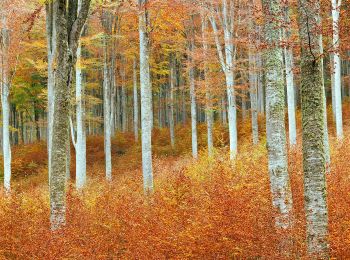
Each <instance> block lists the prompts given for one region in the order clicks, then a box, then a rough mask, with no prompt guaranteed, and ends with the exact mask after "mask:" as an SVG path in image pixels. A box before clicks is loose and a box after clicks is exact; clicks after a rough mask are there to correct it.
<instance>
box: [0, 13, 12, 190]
mask: <svg viewBox="0 0 350 260" xmlns="http://www.w3.org/2000/svg"><path fill="white" fill-rule="evenodd" d="M1 18H2V28H1V40H2V42H1V54H2V55H1V59H2V71H1V72H2V75H1V76H2V84H1V108H2V150H3V159H4V188H5V191H6V192H8V193H9V192H10V190H11V144H10V102H9V95H10V82H9V65H8V59H9V57H8V55H9V45H10V30H9V29H8V27H7V17H6V14H3V15H2V17H1Z"/></svg>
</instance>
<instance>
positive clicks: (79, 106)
mask: <svg viewBox="0 0 350 260" xmlns="http://www.w3.org/2000/svg"><path fill="white" fill-rule="evenodd" d="M79 2H80V1H79ZM82 76H83V75H82V68H81V45H80V43H79V46H78V49H77V66H76V86H75V87H76V90H75V91H76V121H77V141H76V145H75V156H76V187H77V189H81V188H83V187H84V186H85V183H86V133H85V107H84V102H83V100H84V87H83V79H82Z"/></svg>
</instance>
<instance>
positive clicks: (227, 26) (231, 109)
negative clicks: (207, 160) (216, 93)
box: [210, 0, 238, 160]
mask: <svg viewBox="0 0 350 260" xmlns="http://www.w3.org/2000/svg"><path fill="white" fill-rule="evenodd" d="M234 11H235V2H234V1H233V0H229V1H227V0H223V1H222V8H219V7H218V6H215V7H213V8H212V10H211V16H210V22H211V25H212V28H213V32H214V38H215V45H216V49H217V53H218V57H219V61H220V65H221V69H222V70H223V72H224V74H225V79H226V91H227V101H228V104H227V106H228V124H229V137H230V158H231V160H232V159H235V158H236V155H237V150H238V147H237V108H236V94H235V88H234V78H235V77H234V60H235V57H236V49H235V46H234V18H235V12H234ZM216 16H218V19H219V20H220V21H221V22H222V29H223V33H224V50H223V48H222V46H221V42H220V39H219V31H218V27H217V23H216Z"/></svg>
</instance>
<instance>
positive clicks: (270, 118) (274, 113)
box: [263, 0, 293, 243]
mask: <svg viewBox="0 0 350 260" xmlns="http://www.w3.org/2000/svg"><path fill="white" fill-rule="evenodd" d="M281 11H282V10H281V2H280V1H279V0H272V1H269V0H263V13H264V18H265V40H266V44H267V47H266V49H265V50H264V60H265V73H266V138H267V150H268V167H269V176H270V188H271V194H272V204H273V206H274V208H275V209H276V218H275V225H276V227H277V228H279V229H281V230H285V231H288V230H290V228H291V227H292V222H293V219H292V207H293V204H292V192H291V186H290V180H289V175H288V162H287V141H286V131H285V124H284V116H285V112H284V107H285V94H284V76H283V51H282V47H281V46H280V45H281V42H280V40H281V30H280V29H278V28H280V26H281V23H280V21H281V20H280V19H281V18H282V17H281ZM278 18H279V19H278ZM276 28H277V29H276ZM282 243H283V241H282Z"/></svg>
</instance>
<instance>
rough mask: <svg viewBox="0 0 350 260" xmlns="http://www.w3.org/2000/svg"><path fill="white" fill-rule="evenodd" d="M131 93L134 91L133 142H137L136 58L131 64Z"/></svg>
mask: <svg viewBox="0 0 350 260" xmlns="http://www.w3.org/2000/svg"><path fill="white" fill-rule="evenodd" d="M133 91H134V93H133V94H134V99H133V101H134V107H133V109H134V138H135V142H138V141H139V102H138V93H137V61H136V57H135V58H134V63H133Z"/></svg>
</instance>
